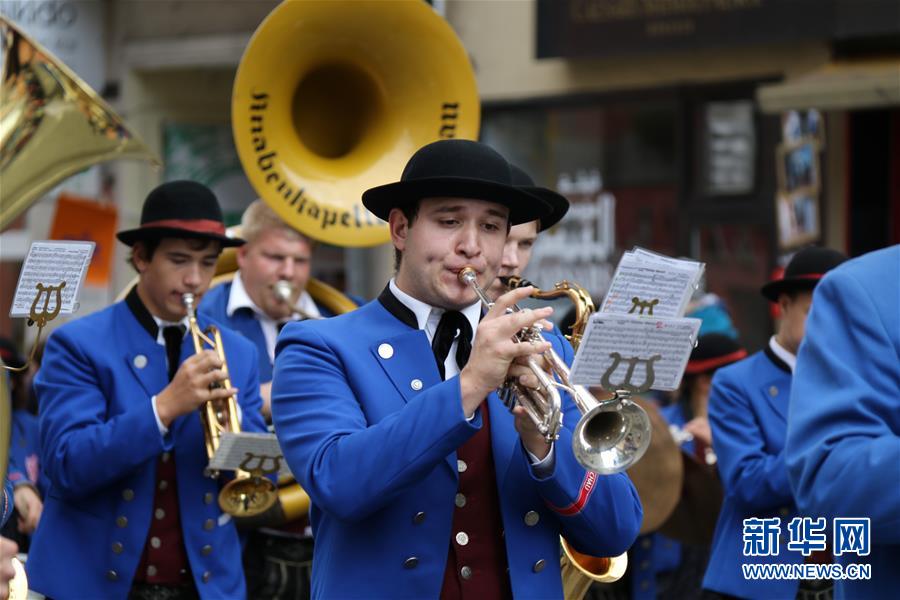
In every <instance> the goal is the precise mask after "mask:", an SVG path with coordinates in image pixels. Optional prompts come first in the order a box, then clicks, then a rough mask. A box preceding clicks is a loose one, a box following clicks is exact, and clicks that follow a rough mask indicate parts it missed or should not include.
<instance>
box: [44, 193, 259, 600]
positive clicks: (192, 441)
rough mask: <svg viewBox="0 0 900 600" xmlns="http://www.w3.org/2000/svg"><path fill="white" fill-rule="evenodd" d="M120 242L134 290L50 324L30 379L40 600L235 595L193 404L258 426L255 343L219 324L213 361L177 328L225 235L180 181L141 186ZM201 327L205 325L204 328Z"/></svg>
mask: <svg viewBox="0 0 900 600" xmlns="http://www.w3.org/2000/svg"><path fill="white" fill-rule="evenodd" d="M118 238H119V240H120V241H122V242H123V243H125V244H127V245H128V246H131V248H132V254H131V262H132V264H133V266H134V267H135V269H136V270H137V271H138V273H139V278H138V283H137V285H135V287H134V288H132V289H131V291H130V292H129V293H128V296H127V297H126V299H125V300H124V301H122V302H118V303H116V304H113V305H112V306H110V307H109V308H106V309H104V310H101V311H99V312H96V313H94V314H91V315H88V316H86V317H84V318H81V319H78V320H75V321H72V322H70V323H67V324H66V325H64V326H62V327H60V328H59V329H57V330H56V331H55V332H54V333H53V334H52V335H51V336H50V339H49V340H48V342H47V348H46V351H45V354H44V360H43V365H42V368H41V370H40V371H39V372H38V375H37V378H36V387H37V393H38V398H39V401H40V406H41V411H40V413H41V414H40V433H41V464H42V468H43V471H44V474H45V475H46V477H47V480H48V483H49V487H48V490H47V497H46V499H45V504H44V512H43V515H42V517H41V522H40V525H39V526H38V529H37V532H36V533H35V535H34V538H33V540H32V545H31V551H30V553H29V560H28V566H27V568H28V577H29V582H30V585H31V588H32V589H34V590H36V591H38V592H40V593H42V594H45V595H47V596H50V597H52V598H58V599H62V600H64V599H66V598H197V597H198V596H199V597H200V598H226V597H227V598H241V597H243V596H244V593H245V589H244V575H243V570H242V569H241V557H240V543H239V540H238V536H237V531H236V529H235V526H234V523H233V522H232V521H231V517H230V515H228V514H226V513H223V512H222V510H221V509H220V508H219V505H218V503H217V502H216V498H217V496H218V494H219V490H220V487H221V483H222V482H221V481H220V480H219V479H213V478H210V477H207V476H205V474H204V469H205V468H206V467H207V465H208V462H209V461H208V457H207V452H206V447H205V442H204V433H203V428H202V425H201V419H200V415H199V412H198V410H197V409H198V408H199V407H200V406H202V405H204V404H205V403H206V402H208V401H211V400H220V399H224V398H227V397H228V396H230V395H236V396H237V399H238V402H239V404H240V408H241V411H240V413H241V414H240V415H239V418H240V419H241V424H242V429H243V430H245V431H262V430H263V429H264V425H263V421H262V417H261V416H260V413H259V408H260V400H259V376H258V374H257V367H256V364H257V362H256V350H255V349H254V348H253V345H252V344H250V343H249V342H247V341H246V340H244V339H242V338H241V337H240V336H239V335H237V334H235V333H233V332H231V331H229V330H226V329H223V330H222V339H223V345H224V350H225V356H226V361H227V363H228V371H229V375H230V380H231V382H232V384H233V385H234V386H236V387H235V388H230V389H229V388H224V387H223V386H214V384H216V383H218V382H221V381H223V380H224V379H225V377H226V374H225V372H224V371H223V369H222V367H223V364H222V361H221V360H220V359H219V358H218V356H217V355H216V353H215V352H213V351H210V350H206V351H203V352H200V353H195V351H194V345H193V340H192V339H191V336H190V335H185V331H186V328H185V325H186V320H187V319H186V313H187V311H186V308H185V305H184V303H183V296H184V294H186V293H191V294H194V295H195V296H201V295H202V294H203V293H204V292H205V291H206V288H207V287H208V286H209V282H210V280H211V279H212V276H213V273H214V272H215V265H216V261H217V258H218V255H219V252H220V251H221V249H222V247H223V246H228V245H239V244H240V243H242V240H236V239H231V238H228V237H227V236H226V235H225V226H224V224H223V223H222V213H221V210H220V209H219V205H218V202H217V200H216V197H215V195H214V194H213V193H212V191H210V190H209V189H207V188H206V187H205V186H203V185H201V184H199V183H194V182H190V181H174V182H169V183H164V184H162V185H160V186H158V187H157V188H156V189H154V190H153V191H151V192H150V194H149V195H148V197H147V199H146V201H145V202H144V207H143V210H142V213H141V225H140V227H138V228H135V229H130V230H126V231H121V232H119V234H118ZM199 324H200V326H201V327H203V328H205V327H206V326H208V325H210V324H211V323H210V322H209V321H208V320H206V319H200V322H199Z"/></svg>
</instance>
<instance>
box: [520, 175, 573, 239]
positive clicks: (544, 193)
mask: <svg viewBox="0 0 900 600" xmlns="http://www.w3.org/2000/svg"><path fill="white" fill-rule="evenodd" d="M520 189H522V190H523V191H525V192H527V193H529V194H531V195H532V196H537V197H538V198H540V199H541V200H542V201H543V202H544V204H546V205H548V206H549V207H550V209H551V211H552V212H550V214H548V215H547V216H545V217H541V224H540V227H538V233H540V232H541V231H546V230H548V229H550V228H551V227H553V226H554V225H556V224H557V223H559V222H560V221H561V220H562V218H563V217H564V216H566V213H567V212H569V201H568V200H567V199H566V197H565V196H563V195H562V194H558V193H557V192H554V191H553V190H550V189H547V188H542V187H537V186H522V187H521V188H520Z"/></svg>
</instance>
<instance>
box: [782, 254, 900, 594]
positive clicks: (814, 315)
mask: <svg viewBox="0 0 900 600" xmlns="http://www.w3.org/2000/svg"><path fill="white" fill-rule="evenodd" d="M788 423H789V426H788V432H787V446H786V450H785V453H786V462H787V468H788V476H789V478H790V482H791V485H792V486H793V489H794V494H795V497H796V498H797V505H798V506H799V508H800V510H801V512H802V513H803V514H805V515H809V516H812V517H824V518H825V519H827V523H828V526H829V529H830V530H831V531H833V532H834V533H835V539H834V540H833V542H832V544H833V552H834V554H835V556H836V561H837V562H838V563H839V564H841V565H843V566H845V567H846V565H847V564H848V563H858V564H869V565H871V580H866V579H860V580H854V579H844V580H841V579H838V580H837V581H835V596H836V597H837V598H889V597H893V596H895V595H896V594H897V590H898V589H900V569H898V565H900V246H892V247H890V248H885V249H883V250H878V251H876V252H872V253H870V254H866V255H865V256H861V257H859V258H856V259H853V260H851V261H848V262H847V263H845V264H843V265H841V266H840V267H839V268H837V269H835V270H834V271H833V272H831V273H829V274H828V276H826V277H825V279H823V280H822V282H821V283H820V284H819V286H818V287H817V288H816V292H815V298H814V300H813V308H812V311H811V312H810V315H809V321H808V323H807V336H806V339H805V340H804V342H803V345H802V346H801V347H800V354H799V356H798V357H797V371H796V375H795V377H794V386H793V389H792V390H791V410H790V415H789V420H788ZM860 518H862V519H868V520H869V531H868V534H865V533H864V532H862V531H860V532H861V533H863V535H861V536H860V538H862V539H861V540H860V538H854V537H852V536H847V535H846V533H847V532H848V531H852V529H847V530H844V528H843V527H842V526H841V524H840V521H839V522H837V523H835V522H834V521H835V520H837V519H841V520H843V519H860ZM865 542H869V544H870V545H869V546H868V547H863V546H862V545H857V544H859V543H865Z"/></svg>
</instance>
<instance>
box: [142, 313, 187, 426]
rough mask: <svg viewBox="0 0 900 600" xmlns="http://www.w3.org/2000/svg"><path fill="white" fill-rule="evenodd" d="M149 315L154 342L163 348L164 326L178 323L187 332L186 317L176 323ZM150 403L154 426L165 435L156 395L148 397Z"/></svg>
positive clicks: (167, 362)
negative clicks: (154, 326) (153, 327)
mask: <svg viewBox="0 0 900 600" xmlns="http://www.w3.org/2000/svg"><path fill="white" fill-rule="evenodd" d="M150 316H151V317H153V320H154V321H156V343H157V344H159V345H160V346H162V347H163V348H165V347H166V338H164V337H163V329H165V328H166V327H171V326H176V327H177V326H178V325H181V326H182V327H184V332H185V334H187V331H188V329H189V328H190V325H189V323H188V318H187V317H185V318H183V319H182V320H180V321H178V322H177V323H172V322H170V321H163V320H162V319H160V318H159V317H157V316H156V315H154V314H151V315H150ZM168 368H169V353H168V352H166V369H168ZM150 404H151V406H153V416H154V417H155V418H156V427H157V428H159V435H161V436H163V437H165V436H166V434H167V433H169V428H168V427H166V426H165V425H163V422H162V419H160V418H159V411H158V410H156V396H153V397H151V398H150Z"/></svg>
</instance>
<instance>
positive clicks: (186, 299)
mask: <svg viewBox="0 0 900 600" xmlns="http://www.w3.org/2000/svg"><path fill="white" fill-rule="evenodd" d="M181 301H182V302H183V303H184V305H185V306H187V307H188V308H192V307H193V306H194V295H193V294H191V293H187V294H182V295H181Z"/></svg>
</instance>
